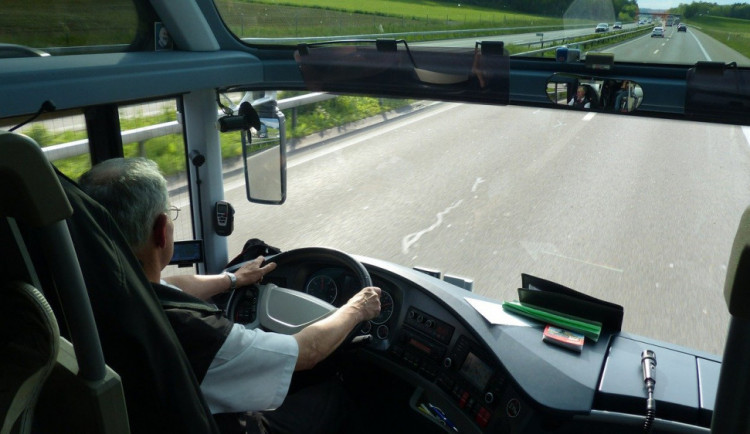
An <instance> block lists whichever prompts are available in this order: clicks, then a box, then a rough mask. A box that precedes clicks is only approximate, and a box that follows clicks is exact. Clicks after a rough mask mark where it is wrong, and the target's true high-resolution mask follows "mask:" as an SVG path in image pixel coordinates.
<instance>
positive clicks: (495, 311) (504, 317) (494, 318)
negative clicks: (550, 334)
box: [464, 297, 538, 327]
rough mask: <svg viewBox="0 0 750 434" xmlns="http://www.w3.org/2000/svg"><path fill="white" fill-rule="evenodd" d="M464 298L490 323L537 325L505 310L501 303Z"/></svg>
mask: <svg viewBox="0 0 750 434" xmlns="http://www.w3.org/2000/svg"><path fill="white" fill-rule="evenodd" d="M464 300H466V301H467V302H468V303H469V304H470V305H471V306H472V307H473V308H474V309H475V310H476V311H477V312H479V314H481V315H482V316H483V317H484V318H485V319H486V320H487V321H489V322H490V324H498V325H512V326H527V327H530V326H534V325H538V324H537V323H536V322H534V321H531V320H527V319H526V318H523V317H520V316H518V315H513V314H511V313H508V312H506V311H505V309H503V305H502V304H499V303H493V302H490V301H484V300H478V299H476V298H469V297H464Z"/></svg>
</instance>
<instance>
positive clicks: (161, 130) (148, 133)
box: [42, 92, 338, 161]
mask: <svg viewBox="0 0 750 434" xmlns="http://www.w3.org/2000/svg"><path fill="white" fill-rule="evenodd" d="M336 97H338V95H333V94H329V93H323V92H315V93H309V94H306V95H299V96H295V97H292V98H287V99H283V100H280V101H278V102H277V106H278V108H279V109H280V110H286V109H295V108H297V107H300V106H303V105H307V104H315V103H317V102H320V101H325V100H329V99H333V98H336ZM180 133H182V125H181V124H180V123H179V122H178V121H171V122H165V123H161V124H156V125H150V126H147V127H142V128H136V129H132V130H127V131H123V132H122V143H123V145H126V144H129V143H142V142H145V141H146V140H149V139H153V138H155V137H161V136H166V135H168V134H180ZM42 151H43V152H44V155H45V156H46V157H47V159H48V160H49V161H57V160H62V159H64V158H70V157H76V156H78V155H82V154H85V153H87V152H89V141H88V139H82V140H76V141H73V142H68V143H62V144H59V145H52V146H45V147H44V148H42Z"/></svg>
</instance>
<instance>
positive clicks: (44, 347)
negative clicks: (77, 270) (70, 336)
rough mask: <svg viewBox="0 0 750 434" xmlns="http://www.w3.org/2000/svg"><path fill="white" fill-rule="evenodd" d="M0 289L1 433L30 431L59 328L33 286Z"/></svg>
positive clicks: (7, 285)
mask: <svg viewBox="0 0 750 434" xmlns="http://www.w3.org/2000/svg"><path fill="white" fill-rule="evenodd" d="M0 292H1V293H2V303H0V411H1V412H2V418H3V419H2V428H1V429H0V434H10V433H29V432H31V427H32V421H33V413H34V406H35V404H36V402H37V400H38V398H39V394H40V392H41V390H42V386H43V385H44V381H45V380H46V379H47V377H48V376H49V374H50V371H51V370H52V367H53V366H54V365H55V360H56V358H57V353H58V350H59V338H60V331H59V329H58V327H57V320H56V319H55V315H54V313H52V309H51V308H50V306H49V304H48V303H47V300H46V299H45V298H44V296H43V295H42V294H41V293H40V292H39V291H38V290H37V289H36V288H34V287H33V286H31V285H29V284H28V283H24V282H20V281H13V282H6V283H4V284H2V289H0Z"/></svg>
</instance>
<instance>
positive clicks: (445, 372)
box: [389, 307, 506, 429]
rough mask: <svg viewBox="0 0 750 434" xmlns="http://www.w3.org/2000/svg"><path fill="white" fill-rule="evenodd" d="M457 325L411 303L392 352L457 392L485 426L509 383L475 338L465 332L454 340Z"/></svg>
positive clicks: (448, 391) (453, 394)
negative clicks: (475, 341)
mask: <svg viewBox="0 0 750 434" xmlns="http://www.w3.org/2000/svg"><path fill="white" fill-rule="evenodd" d="M455 330H456V329H455V327H454V326H452V325H450V324H448V323H447V322H445V321H442V320H440V319H438V318H436V317H434V316H432V315H429V314H427V313H426V312H424V311H421V310H419V309H417V308H414V307H410V308H409V309H408V311H407V314H406V318H405V327H403V328H402V329H401V330H400V332H399V333H398V335H397V336H396V338H395V340H394V343H393V345H392V346H391V348H390V351H389V356H390V357H391V358H392V359H394V360H395V361H397V362H398V363H399V364H401V365H402V366H405V367H407V368H408V369H411V370H413V371H415V372H417V373H419V374H420V375H421V376H422V377H423V378H425V379H427V380H429V381H431V382H433V383H434V384H435V385H436V386H438V387H439V388H440V389H442V390H443V391H444V392H445V393H446V394H447V396H449V397H451V399H452V400H453V402H454V403H455V405H456V406H457V407H458V408H460V409H461V410H462V411H464V412H465V413H466V415H467V416H468V417H469V418H470V419H471V420H473V421H474V423H476V424H477V425H478V426H479V428H481V429H485V428H487V427H488V426H490V425H491V424H494V420H496V419H499V417H496V414H499V413H503V414H504V412H502V411H500V410H502V408H500V406H501V405H500V401H501V398H500V397H501V396H503V395H504V389H505V385H506V381H505V378H506V377H505V375H504V374H503V373H502V372H503V370H502V369H499V368H498V369H495V368H493V366H494V364H493V363H492V362H491V360H492V359H491V358H490V357H489V356H488V355H487V354H486V352H485V351H483V350H482V349H481V347H480V346H479V345H478V344H476V343H474V342H473V341H472V340H471V339H470V338H468V337H467V336H464V335H460V336H459V337H458V339H456V340H455V343H454V344H453V346H452V347H451V346H450V343H451V341H452V339H453V337H454V336H453V335H454V333H455Z"/></svg>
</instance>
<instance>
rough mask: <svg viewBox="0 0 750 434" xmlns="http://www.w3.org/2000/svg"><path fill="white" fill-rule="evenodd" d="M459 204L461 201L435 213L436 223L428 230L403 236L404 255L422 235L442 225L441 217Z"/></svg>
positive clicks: (402, 248) (402, 247)
mask: <svg viewBox="0 0 750 434" xmlns="http://www.w3.org/2000/svg"><path fill="white" fill-rule="evenodd" d="M461 202H463V199H461V200H459V201H458V202H456V203H454V204H453V205H451V206H449V207H448V208H446V209H444V210H443V211H440V212H439V213H437V221H435V223H433V224H432V225H431V226H430V227H429V228H427V229H422V230H421V231H419V232H414V233H411V234H409V235H407V236H405V237H404V238H403V239H402V240H401V250H402V251H403V252H404V254H407V253H409V247H411V246H413V245H414V243H416V242H417V241H419V239H420V238H421V237H422V235H424V234H426V233H427V232H430V231H432V230H434V229H436V228H437V227H438V226H440V225H441V224H442V223H443V216H444V215H446V214H448V213H449V212H451V210H453V209H455V208H457V207H458V206H459V205H461Z"/></svg>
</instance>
